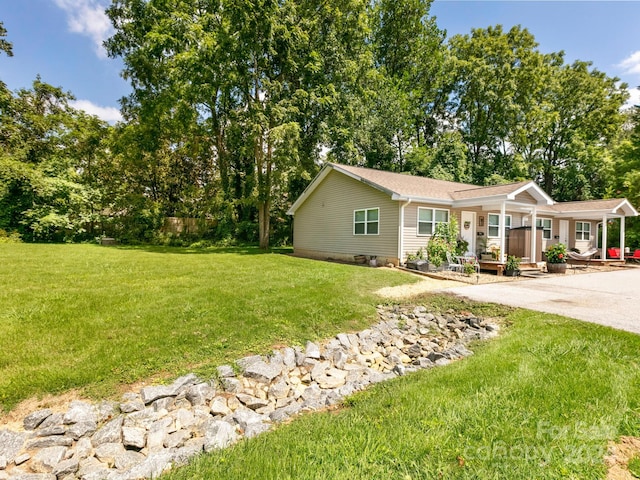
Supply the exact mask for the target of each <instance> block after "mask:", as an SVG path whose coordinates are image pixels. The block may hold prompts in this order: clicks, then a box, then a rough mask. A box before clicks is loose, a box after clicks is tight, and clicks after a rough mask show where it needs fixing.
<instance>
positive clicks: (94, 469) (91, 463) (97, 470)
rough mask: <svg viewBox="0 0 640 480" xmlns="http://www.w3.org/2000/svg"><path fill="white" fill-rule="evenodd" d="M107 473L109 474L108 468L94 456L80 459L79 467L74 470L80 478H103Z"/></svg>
mask: <svg viewBox="0 0 640 480" xmlns="http://www.w3.org/2000/svg"><path fill="white" fill-rule="evenodd" d="M107 475H109V469H108V468H107V466H106V465H105V464H104V463H102V462H100V460H98V459H97V458H95V457H89V458H85V459H84V460H81V461H80V467H79V468H78V471H77V472H76V476H77V477H79V478H81V479H82V480H101V479H102V480H104V479H105V478H107Z"/></svg>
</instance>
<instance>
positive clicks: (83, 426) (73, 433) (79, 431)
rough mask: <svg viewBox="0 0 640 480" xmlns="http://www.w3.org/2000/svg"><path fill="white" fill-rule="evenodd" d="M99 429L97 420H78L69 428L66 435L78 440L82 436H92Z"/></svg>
mask: <svg viewBox="0 0 640 480" xmlns="http://www.w3.org/2000/svg"><path fill="white" fill-rule="evenodd" d="M97 429H98V425H97V424H96V422H78V423H74V424H73V425H71V426H70V427H69V428H68V429H67V433H66V435H67V436H69V437H71V438H73V439H74V440H78V439H79V438H81V437H86V436H91V435H93V434H94V433H95V431H96V430H97Z"/></svg>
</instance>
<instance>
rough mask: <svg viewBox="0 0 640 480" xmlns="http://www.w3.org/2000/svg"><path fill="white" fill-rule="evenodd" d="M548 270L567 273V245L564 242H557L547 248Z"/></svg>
mask: <svg viewBox="0 0 640 480" xmlns="http://www.w3.org/2000/svg"><path fill="white" fill-rule="evenodd" d="M545 255H546V257H547V272H549V273H565V272H566V271H567V246H566V245H565V244H564V243H556V244H554V245H551V246H550V247H549V248H547V251H546V252H545Z"/></svg>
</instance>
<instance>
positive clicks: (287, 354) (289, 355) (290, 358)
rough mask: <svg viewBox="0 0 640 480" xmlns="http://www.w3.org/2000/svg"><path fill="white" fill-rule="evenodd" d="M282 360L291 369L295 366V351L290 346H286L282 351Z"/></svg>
mask: <svg viewBox="0 0 640 480" xmlns="http://www.w3.org/2000/svg"><path fill="white" fill-rule="evenodd" d="M282 362H283V363H284V366H285V367H287V368H289V369H292V368H295V366H296V351H295V350H294V349H293V348H291V347H287V348H285V349H284V350H283V351H282Z"/></svg>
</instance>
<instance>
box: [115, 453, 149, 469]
mask: <svg viewBox="0 0 640 480" xmlns="http://www.w3.org/2000/svg"><path fill="white" fill-rule="evenodd" d="M145 458H147V457H145V456H144V455H143V454H142V453H140V452H134V451H133V450H125V451H124V452H122V453H120V454H118V455H117V456H116V458H115V463H114V465H115V467H116V468H117V469H118V470H129V469H130V468H133V467H135V466H136V465H138V464H139V463H142V462H143V461H144V459H145Z"/></svg>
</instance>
